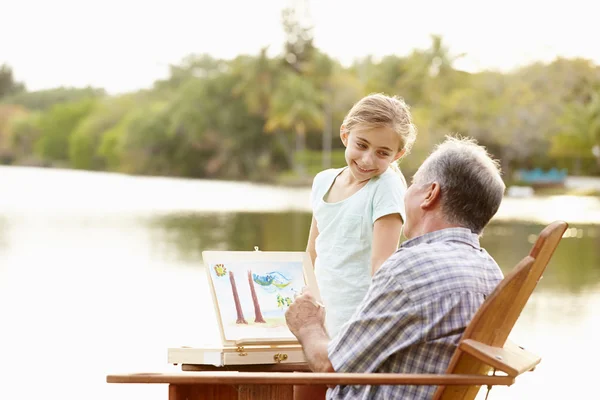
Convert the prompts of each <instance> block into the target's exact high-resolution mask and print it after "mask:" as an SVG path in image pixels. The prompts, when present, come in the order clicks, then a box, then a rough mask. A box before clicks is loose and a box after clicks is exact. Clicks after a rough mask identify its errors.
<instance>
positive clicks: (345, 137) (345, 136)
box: [340, 125, 349, 147]
mask: <svg viewBox="0 0 600 400" xmlns="http://www.w3.org/2000/svg"><path fill="white" fill-rule="evenodd" d="M348 133H349V132H348V130H347V129H346V127H345V126H344V125H342V126H340V139H342V143H344V147H348Z"/></svg>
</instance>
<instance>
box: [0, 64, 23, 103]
mask: <svg viewBox="0 0 600 400" xmlns="http://www.w3.org/2000/svg"><path fill="white" fill-rule="evenodd" d="M23 91H25V85H23V84H22V83H20V82H16V81H15V78H14V76H13V71H12V68H10V67H9V66H8V65H6V64H2V65H0V99H2V98H3V97H6V96H10V95H13V94H15V93H20V92H23Z"/></svg>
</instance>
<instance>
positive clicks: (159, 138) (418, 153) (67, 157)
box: [0, 10, 600, 183]
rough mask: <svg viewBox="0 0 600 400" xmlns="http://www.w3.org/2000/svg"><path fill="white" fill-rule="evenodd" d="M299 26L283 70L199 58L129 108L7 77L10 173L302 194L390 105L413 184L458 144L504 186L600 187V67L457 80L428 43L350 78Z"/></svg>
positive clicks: (561, 64)
mask: <svg viewBox="0 0 600 400" xmlns="http://www.w3.org/2000/svg"><path fill="white" fill-rule="evenodd" d="M300 17H301V15H299V14H298V10H286V11H285V12H284V14H283V29H284V32H285V44H284V47H283V49H282V53H281V54H280V55H278V56H274V57H273V56H270V55H269V54H268V51H267V50H268V49H267V48H264V49H261V51H260V52H259V53H258V54H256V55H240V56H238V57H236V58H234V59H232V60H223V59H217V58H214V57H211V56H209V55H206V54H200V55H190V56H189V57H187V58H185V59H184V60H182V61H181V63H179V64H178V65H172V66H171V69H170V71H171V73H170V76H169V77H168V78H167V79H164V80H159V81H157V82H155V85H154V87H153V88H152V89H150V90H144V91H139V92H136V93H131V94H127V95H124V96H117V97H113V96H107V95H106V93H105V92H104V91H103V90H100V89H94V88H83V89H76V88H56V89H51V90H44V91H37V92H27V91H25V90H24V88H23V87H22V85H20V84H18V83H15V82H14V79H13V78H12V70H10V69H9V68H8V67H6V66H4V67H1V68H0V97H2V96H4V97H3V98H1V99H0V157H1V160H0V161H2V162H12V163H15V164H27V165H31V164H33V165H40V164H42V165H65V166H70V167H72V168H81V169H91V170H109V171H118V172H125V173H135V174H151V175H170V176H185V177H197V178H217V179H240V180H244V179H249V180H253V181H279V182H281V181H286V182H290V181H291V180H296V183H298V182H299V183H306V182H310V180H311V177H312V176H313V175H314V174H315V173H316V172H318V171H319V170H321V169H323V168H326V167H329V166H332V167H337V166H340V165H343V163H344V159H343V152H344V148H343V146H342V144H341V142H340V140H339V127H340V125H341V124H342V121H343V119H344V117H345V115H346V113H347V112H348V110H349V109H350V108H351V107H352V105H353V104H354V103H355V102H356V101H358V100H359V99H360V98H361V97H362V96H364V95H366V94H368V93H372V92H384V93H386V94H390V95H399V96H401V97H404V98H405V99H406V101H407V102H408V103H409V104H410V105H411V110H412V113H413V117H414V121H415V124H416V126H417V128H418V137H417V141H416V143H415V145H414V147H413V149H412V152H411V154H409V155H408V156H406V157H405V158H404V159H403V160H402V162H401V168H402V170H403V172H404V174H405V175H406V176H407V177H410V176H411V175H412V174H413V173H414V171H415V170H416V169H417V168H418V166H419V165H420V164H421V162H422V161H423V160H424V159H425V157H426V156H427V155H428V154H429V152H430V151H431V150H432V148H433V146H434V145H435V144H436V143H438V142H439V141H440V140H442V139H443V137H444V136H445V135H447V134H453V133H459V134H461V135H466V136H471V137H474V138H476V139H477V140H478V141H479V142H480V143H481V144H483V145H485V146H486V147H487V148H488V150H489V151H490V152H491V153H493V155H494V156H495V157H497V158H499V159H500V160H501V162H502V167H503V170H504V171H505V177H506V179H507V180H510V178H511V175H512V171H514V170H515V169H517V168H531V167H542V168H550V167H559V168H568V169H569V172H570V173H571V174H600V156H598V157H596V156H594V154H593V152H592V148H594V146H600V67H598V66H596V65H594V64H593V63H592V62H590V61H588V60H582V59H562V58H559V59H557V60H555V61H553V62H551V63H534V64H531V65H528V66H525V67H523V68H520V69H518V70H515V71H513V72H510V73H499V72H490V71H484V72H479V73H475V74H470V73H467V72H464V71H460V70H458V69H457V68H456V67H455V63H456V61H457V60H458V59H459V58H460V57H461V56H462V55H456V54H453V53H452V52H451V51H450V49H448V48H447V46H446V45H445V43H444V41H443V38H441V37H439V36H432V37H431V42H430V45H429V46H428V47H427V48H425V49H415V50H413V51H412V52H411V53H409V54H407V55H405V56H399V55H389V56H386V57H383V58H381V59H374V58H373V57H365V58H363V59H361V60H357V61H356V62H355V63H354V64H353V65H352V66H350V67H344V66H342V65H341V64H340V63H339V62H338V61H337V60H335V59H332V58H331V57H329V56H328V55H327V54H324V53H322V52H321V51H319V49H317V48H316V47H315V46H314V43H313V33H312V27H310V26H306V25H305V24H304V22H303V21H302V18H300ZM7 82H8V83H7ZM7 87H9V88H11V89H10V90H9V89H5V88H7ZM281 178H283V179H281Z"/></svg>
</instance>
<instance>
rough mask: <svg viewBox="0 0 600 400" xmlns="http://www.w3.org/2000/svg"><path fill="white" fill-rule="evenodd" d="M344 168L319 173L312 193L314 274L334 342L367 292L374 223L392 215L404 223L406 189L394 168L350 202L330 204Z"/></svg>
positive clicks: (348, 199)
mask: <svg viewBox="0 0 600 400" xmlns="http://www.w3.org/2000/svg"><path fill="white" fill-rule="evenodd" d="M345 168H347V167H344V168H338V169H328V170H325V171H322V172H320V173H318V174H317V176H315V179H314V181H313V186H312V192H311V205H312V210H313V216H314V217H315V219H316V221H317V228H318V229H319V236H317V240H316V243H315V248H316V253H317V258H316V260H315V275H316V278H317V284H318V285H319V291H320V293H321V298H322V299H323V303H324V305H325V310H326V321H325V322H326V327H327V331H328V333H329V337H330V338H332V339H333V338H334V337H335V336H336V335H337V334H338V332H339V331H340V328H341V327H342V325H343V324H344V323H345V322H346V321H348V320H350V317H351V316H352V314H354V311H355V310H356V308H357V307H358V305H359V303H360V302H361V301H362V299H363V297H364V296H365V295H366V294H367V290H368V289H369V285H370V283H371V247H372V241H373V224H374V223H375V221H376V220H377V219H379V218H381V217H383V216H385V215H388V214H394V213H398V214H400V216H401V217H402V220H403V221H404V220H405V214H404V194H405V193H406V184H405V183H404V181H403V179H402V178H401V177H400V175H399V174H398V173H397V172H395V171H394V170H392V169H391V168H388V170H387V171H386V172H384V173H383V174H381V175H379V176H377V177H375V178H372V179H371V180H369V182H367V183H366V184H365V185H364V186H363V187H362V188H361V189H360V190H358V191H357V192H356V193H354V194H353V195H352V196H350V197H348V198H347V199H344V200H342V201H339V202H336V203H326V202H325V201H324V200H323V198H324V197H325V194H326V193H327V192H328V191H329V189H330V188H331V185H332V184H333V182H334V180H335V178H336V177H337V176H338V175H339V174H340V173H341V172H342V171H343V170H344V169H345Z"/></svg>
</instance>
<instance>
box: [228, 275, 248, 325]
mask: <svg viewBox="0 0 600 400" xmlns="http://www.w3.org/2000/svg"><path fill="white" fill-rule="evenodd" d="M229 282H231V292H232V293H233V302H234V303H235V311H236V312H237V320H236V321H235V323H236V324H247V323H248V322H247V321H246V319H245V318H244V312H243V311H242V304H241V303H240V296H239V295H238V291H237V286H236V285H235V277H234V276H233V272H232V271H229Z"/></svg>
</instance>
